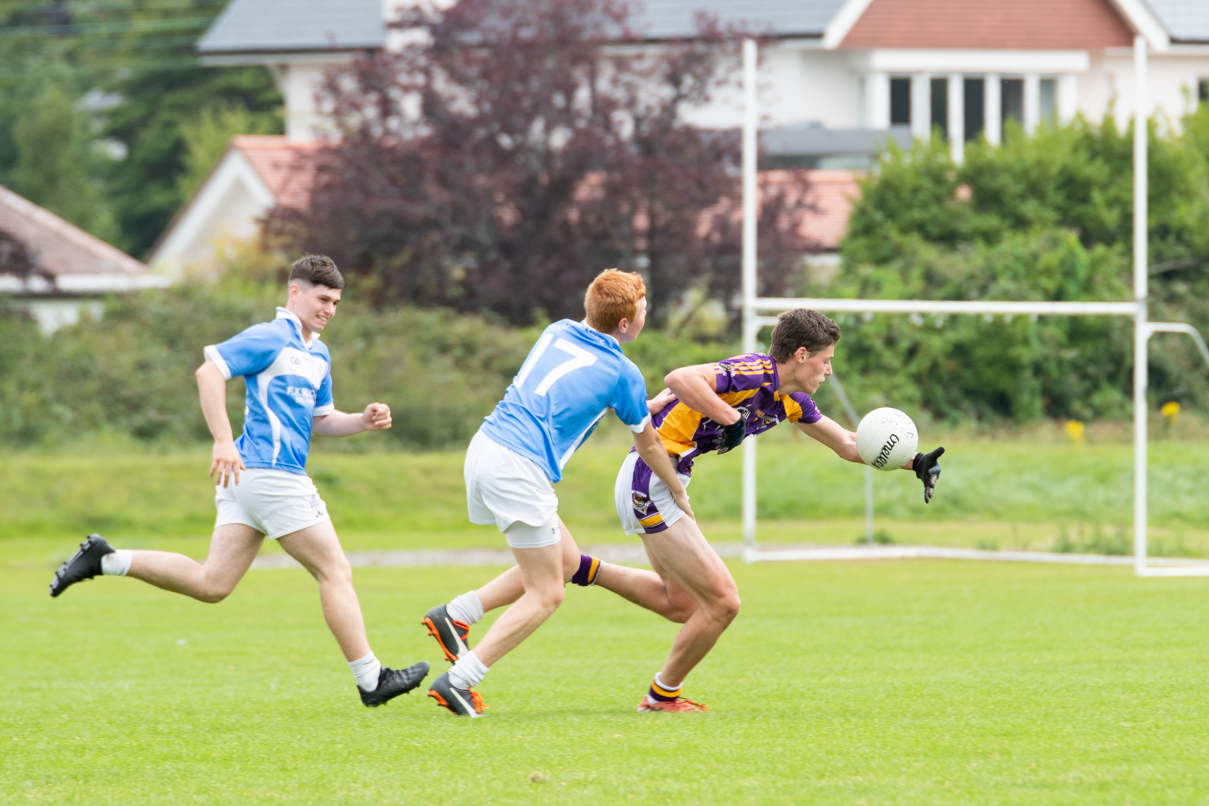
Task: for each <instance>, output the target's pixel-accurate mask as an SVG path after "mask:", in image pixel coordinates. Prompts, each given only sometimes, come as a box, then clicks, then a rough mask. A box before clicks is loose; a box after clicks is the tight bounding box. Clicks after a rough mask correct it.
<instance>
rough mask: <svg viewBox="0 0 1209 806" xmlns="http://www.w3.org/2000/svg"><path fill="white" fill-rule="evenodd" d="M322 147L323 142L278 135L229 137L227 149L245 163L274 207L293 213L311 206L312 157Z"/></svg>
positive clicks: (313, 165)
mask: <svg viewBox="0 0 1209 806" xmlns="http://www.w3.org/2000/svg"><path fill="white" fill-rule="evenodd" d="M323 146H324V141H323V140H316V139H311V138H307V139H303V138H298V137H285V136H283V135H279V134H265V135H250V134H244V135H239V136H237V137H232V138H231V148H232V149H233V150H235V151H238V152H239V153H240V154H241V155H242V156H243V158H244V159H245V160H247V161H248V164H249V165H250V166H252V170H253V171H255V172H256V175H257V176H258V177H260V181H262V182H264V186H265V187H266V188H268V190H269V192H270V193H272V194H273V198H274V200H276V202H277V204H278V205H279V206H281V207H289V208H292V209H295V210H304V209H306V207H307V206H308V205H309V204H310V203H311V188H312V187H313V186H314V184H315V169H316V167H317V165H318V163H317V161H316V159H315V157H316V156H317V155H318V153H319V151H320V149H322V148H323Z"/></svg>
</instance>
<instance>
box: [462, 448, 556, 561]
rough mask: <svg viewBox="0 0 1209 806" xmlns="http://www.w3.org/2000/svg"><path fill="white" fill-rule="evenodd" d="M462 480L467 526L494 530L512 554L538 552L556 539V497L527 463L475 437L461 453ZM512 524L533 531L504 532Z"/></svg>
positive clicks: (547, 482)
mask: <svg viewBox="0 0 1209 806" xmlns="http://www.w3.org/2000/svg"><path fill="white" fill-rule="evenodd" d="M464 476H465V478H466V508H467V509H468V510H469V511H470V522H471V523H480V524H494V525H495V526H496V528H498V529H499V530H500V531H501V532H503V533H504V537H506V538H507V540H508V545H509V546H512V547H513V548H543V547H545V546H552V545H554V544H555V543H557V542H558V541H559V540H561V539H562V534H561V531H560V530H559V529H558V496H557V495H555V494H554V487H553V486H552V485H551V484H550V480H549V479H548V478H546V474H545V472H544V471H543V470H542V469H541V468H540V467H538V466H537V464H536V463H535V462H534V461H533V460H532V459H530V458H529V457H527V456H521V455H520V454H519V453H517V452H516V451H514V450H511V449H510V448H506V447H504V446H503V445H501V444H499V443H498V442H496V441H495V440H493V439H491V437H489V436H487V435H486V434H484V433H483V432H482V431H479V432H478V433H477V434H475V435H474V439H472V440H470V447H469V448H467V449H466V465H465V469H464ZM516 523H521V524H527V525H528V526H530V527H535V528H532V529H521V528H517V529H514V530H510V529H509V527H511V526H512V525H513V524H516ZM551 524H553V529H551Z"/></svg>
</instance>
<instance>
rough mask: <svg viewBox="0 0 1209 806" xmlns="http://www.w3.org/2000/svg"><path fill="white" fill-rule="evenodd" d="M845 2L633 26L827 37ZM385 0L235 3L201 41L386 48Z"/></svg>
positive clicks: (677, 15)
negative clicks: (733, 28)
mask: <svg viewBox="0 0 1209 806" xmlns="http://www.w3.org/2000/svg"><path fill="white" fill-rule="evenodd" d="M842 4H843V0H795V2H785V0H743V2H738V1H737V0H645V2H638V3H635V4H634V11H633V13H632V16H631V18H630V27H631V28H632V29H633V30H634V31H635V33H637V34H639V35H640V36H643V37H645V38H647V39H669V38H674V37H684V36H691V35H692V34H694V33H695V32H696V30H697V26H696V20H695V17H696V15H697V13H698V12H702V11H704V12H706V13H708V14H712V15H714V16H716V17H717V18H718V21H719V22H720V23H721V24H723V25H731V24H734V25H741V26H743V27H744V28H746V29H747V30H749V31H751V32H753V33H762V34H763V33H767V34H776V35H778V36H822V33H823V29H824V28H826V27H827V23H828V22H830V21H831V18H832V17H833V16H834V15H835V12H836V11H837V10H838V9H839V7H840V6H841V5H842ZM382 5H383V4H382V0H340V2H338V3H335V2H331V0H231V3H230V4H229V5H228V6H227V8H226V9H225V10H224V11H223V13H222V14H220V15H219V17H218V19H216V20H215V21H214V24H213V25H211V26H210V30H208V31H207V32H206V34H205V36H203V37H202V38H201V40H200V41H199V42H198V43H197V51H198V52H199V53H201V54H202V55H203V56H218V55H221V54H233V53H264V52H300V51H326V50H332V49H342V50H343V49H356V48H376V47H380V46H381V45H382V43H383V42H384V41H385V40H386V26H385V24H384V23H383V19H382Z"/></svg>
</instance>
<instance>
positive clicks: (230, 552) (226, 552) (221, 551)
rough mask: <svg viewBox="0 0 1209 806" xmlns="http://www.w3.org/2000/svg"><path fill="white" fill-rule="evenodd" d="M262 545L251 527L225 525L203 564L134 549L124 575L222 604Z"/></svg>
mask: <svg viewBox="0 0 1209 806" xmlns="http://www.w3.org/2000/svg"><path fill="white" fill-rule="evenodd" d="M262 543H264V535H263V534H261V533H260V532H258V531H256V530H255V529H253V528H252V527H251V526H247V525H245V524H242V523H228V524H224V525H222V526H219V527H218V528H216V529H215V530H214V535H213V536H212V537H211V538H210V552H209V554H207V555H206V559H205V561H204V562H201V563H199V562H197V561H196V560H194V559H192V558H190V557H186V556H185V555H183V554H177V553H175V552H170V551H142V550H135V551H132V552H131V559H130V570H129V571H128V572H127V573H126V576H130V577H134V578H135V579H141V580H143V581H144V582H149V583H151V584H152V585H154V586H156V587H157V588H162V589H163V590H166V591H172V592H173V593H182V594H184V595H185V596H191V597H193V598H194V599H197V600H198V601H199V602H209V603H215V602H221V601H222V600H223V599H225V598H227V596H229V595H230V594H231V591H233V590H235V586H236V585H238V584H239V581H240V580H241V579H243V577H244V574H246V573H247V572H248V569H249V568H250V567H251V566H252V561H253V560H255V559H256V555H257V553H258V552H259V551H260V547H261V544H262Z"/></svg>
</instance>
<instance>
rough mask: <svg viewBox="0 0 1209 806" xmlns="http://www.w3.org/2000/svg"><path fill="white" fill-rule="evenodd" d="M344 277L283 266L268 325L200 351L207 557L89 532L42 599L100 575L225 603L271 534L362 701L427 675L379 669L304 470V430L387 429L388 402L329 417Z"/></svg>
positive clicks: (421, 669) (311, 263)
mask: <svg viewBox="0 0 1209 806" xmlns="http://www.w3.org/2000/svg"><path fill="white" fill-rule="evenodd" d="M343 288H344V277H343V276H342V275H341V274H340V270H339V269H337V268H336V264H335V263H334V262H333V261H332V260H331V258H328V257H324V256H322V255H306V256H305V257H303V258H301V259H300V260H298V261H296V262H295V263H294V265H293V266H292V267H291V268H290V278H289V285H288V291H287V295H288V296H287V300H286V304H285V307H284V308H278V309H277V317H276V319H274V320H273V321H272V322H266V323H263V324H259V325H253V326H252V327H250V328H248V329H247V330H245V331H243V332H242V333H240V334H238V335H236V336H235V337H233V338H231V339H228V340H227V341H225V342H223V343H221V344H217V345H211V346H210V347H207V348H206V361H205V363H203V364H202V365H201V367H199V368H198V370H197V373H196V374H197V390H198V396H199V398H200V400H201V408H202V414H203V415H204V416H205V418H206V425H207V426H209V428H210V433H211V434H212V435H213V437H214V451H213V461H212V462H211V464H210V476H211V478H214V477H215V476H216V475H217V482H218V483H217V486H216V488H215V507H216V508H217V510H218V516H217V518H216V520H215V525H214V534H213V537H211V539H210V553H209V555H208V556H207V557H206V559H205V561H204V562H201V563H198V562H196V561H195V560H193V559H191V558H189V557H186V556H184V555H183V554H175V553H172V552H167V551H141V550H130V549H116V550H115V549H114V548H113V547H111V546H110V545H109V543H108V542H107V541H106V540H105V538H103V537H101V536H100V535H89V536H88V539H87V540H85V541H84V543H83V544H82V545H81V546H80V550H79V551H78V552H76V554H75V556H74V557H72V558H71V559H70V560H68V561H67V562H65V563H63V566H62V567H61V568H60V569H59V570H58V571H57V572H56V573H55V577H54V579H53V580H52V581H51V583H50V595H51V596H59V595H60V594H61V593H63V591H65V590H66V589H67V588H68V587H69V586H71V585H74V584H75V583H77V582H80V581H82V580H86V579H92V578H93V577H96V576H101V575H107V576H129V577H131V578H134V579H141V580H143V581H144V582H148V583H150V584H152V585H154V586H156V587H157V588H162V589H163V590H167V591H172V592H174V593H181V594H184V595H185V596H190V597H192V598H194V599H197V600H198V601H201V602H210V603H214V602H221V601H222V600H223V599H225V598H226V597H227V596H228V595H229V594H230V593H231V592H232V591H233V590H234V589H235V586H236V585H238V584H239V581H240V580H241V579H242V578H243V575H244V574H245V573H246V572H247V570H248V568H249V567H251V565H252V561H253V560H254V559H256V555H257V553H258V552H259V551H260V547H261V545H262V544H263V543H264V539H265V537H266V536H267V537H268V538H269V539H270V540H276V541H277V543H278V545H280V546H281V548H282V549H284V550H285V552H286V553H287V554H289V555H290V556H291V557H293V558H294V559H295V560H297V561H298V562H299V563H300V564H301V565H302V566H303V567H304V568H306V569H307V570H308V571H310V572H311V575H312V576H314V577H315V580H316V581H317V582H318V583H319V600H320V602H321V603H322V606H323V617H324V619H325V620H326V621H327V625H328V628H329V629H331V631H332V634H333V635H334V636H335V638H336V642H337V643H338V644H339V645H340V650H341V651H342V652H343V653H344V657H345V659H346V660H347V661H348V665H349V669H350V670H351V671H352V673H353V678H354V679H355V680H356V683H357V692H358V693H359V694H360V696H361V702H362V703H364V704H365V705H367V706H371V707H372V706H378V705H382V704H384V703H386V702H388V701H389V700H391V699H393V698H395V697H397V696H399V695H400V694H406V693H407V692H408V691H411V690H412V689H414V688H415V687H416V686H418V685H419V684H420V681H421V680H423V679H424V676H425V675H426V674H427V673H428V663H427V662H426V661H420V662H419V663H416V664H413V665H412V666H410V667H408V668H406V669H391V668H388V667H386V666H383V665H382V664H381V663H380V662H379V661H378V659H377V657H376V656H375V655H374V653H373V651H372V650H371V649H370V646H369V641H368V639H367V638H366V635H365V622H364V620H363V619H362V617H361V606H360V605H359V604H358V602H357V592H356V591H355V590H354V589H353V571H352V568H351V567H350V566H349V562H348V558H347V557H346V556H344V550H343V549H342V548H341V547H340V540H339V538H338V537H337V536H336V530H335V528H333V526H332V520H331V518H330V517H329V516H328V513H327V505H326V504H324V503H323V499H322V498H320V497H319V491H318V490H316V489H315V485H314V484H313V483H312V482H311V480H310V478H309V477H308V476H307V475H306V458H307V453H308V450H309V447H310V439H311V434H312V433H315V434H319V435H321V436H329V437H341V436H348V435H350V434H357V433H360V432H362V431H383V430H386V429H388V428H390V426H391V416H390V407H389V406H387V405H385V404H383V403H370V404H369V405H368V406H366V407H365V411H363V412H356V413H347V414H346V413H345V412H342V411H337V410H336V407H335V405H334V403H333V401H332V388H331V372H330V369H331V366H330V365H331V359H330V357H329V356H328V352H327V348H326V347H325V346H324V345H323V343H322V342H321V341H320V340H319V333H320V332H321V331H322V330H323V328H324V327H325V326H326V325H327V323H328V321H329V320H331V318H332V317H333V316H335V315H336V306H337V305H338V304H339V302H340V297H341V294H342V290H343ZM234 376H241V377H242V378H243V379H244V382H245V386H246V387H247V396H246V398H247V407H246V409H245V414H244V428H243V434H242V435H241V437H240V439H239V440H238V441H236V440H235V438H234V434H233V433H232V431H231V422H230V420H229V419H228V417H227V402H226V399H227V398H226V383H227V380H228V379H230V378H232V377H234Z"/></svg>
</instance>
